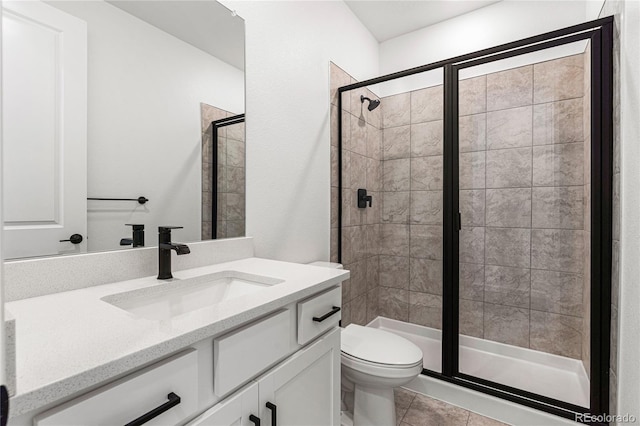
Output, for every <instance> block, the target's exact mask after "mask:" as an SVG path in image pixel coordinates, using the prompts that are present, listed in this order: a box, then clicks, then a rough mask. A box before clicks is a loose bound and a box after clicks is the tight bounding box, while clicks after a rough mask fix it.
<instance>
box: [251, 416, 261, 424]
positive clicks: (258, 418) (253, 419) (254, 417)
mask: <svg viewBox="0 0 640 426" xmlns="http://www.w3.org/2000/svg"><path fill="white" fill-rule="evenodd" d="M249 421H250V422H252V423H253V424H254V425H256V426H260V417H256V416H254V415H253V414H251V415H250V416H249Z"/></svg>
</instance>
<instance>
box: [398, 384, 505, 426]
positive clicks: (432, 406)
mask: <svg viewBox="0 0 640 426" xmlns="http://www.w3.org/2000/svg"><path fill="white" fill-rule="evenodd" d="M395 399H396V420H397V424H398V426H507V424H506V423H501V422H499V421H497V420H493V419H490V418H488V417H484V416H481V415H479V414H476V413H472V412H470V411H467V410H465V409H462V408H460V407H456V406H455V405H451V404H447V403H446V402H442V401H438V400H437V399H433V398H429V397H428V396H425V395H421V394H419V393H414V392H411V391H408V390H406V389H402V388H396V389H395Z"/></svg>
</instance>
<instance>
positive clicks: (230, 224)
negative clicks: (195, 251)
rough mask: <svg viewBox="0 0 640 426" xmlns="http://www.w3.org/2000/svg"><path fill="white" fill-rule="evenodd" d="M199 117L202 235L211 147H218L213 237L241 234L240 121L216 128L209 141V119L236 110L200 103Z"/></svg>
mask: <svg viewBox="0 0 640 426" xmlns="http://www.w3.org/2000/svg"><path fill="white" fill-rule="evenodd" d="M200 109H201V117H202V239H210V238H211V231H212V215H211V208H212V200H211V185H212V182H211V167H213V166H212V164H213V163H212V161H213V147H214V146H215V147H217V149H218V181H217V183H216V185H217V194H218V220H217V238H232V237H240V236H244V234H245V136H244V135H245V131H244V123H239V124H233V125H230V126H225V127H221V128H219V129H218V140H217V141H216V144H215V145H214V144H213V143H212V140H211V138H212V129H211V122H212V121H215V120H220V119H223V118H227V117H232V116H234V115H236V114H234V113H232V112H229V111H225V110H222V109H220V108H216V107H213V106H211V105H207V104H203V103H201V104H200Z"/></svg>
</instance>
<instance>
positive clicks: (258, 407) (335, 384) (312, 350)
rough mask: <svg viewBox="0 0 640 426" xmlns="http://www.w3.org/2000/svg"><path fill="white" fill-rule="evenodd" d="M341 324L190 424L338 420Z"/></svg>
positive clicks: (333, 425)
mask: <svg viewBox="0 0 640 426" xmlns="http://www.w3.org/2000/svg"><path fill="white" fill-rule="evenodd" d="M339 404H340V331H339V330H338V329H337V328H336V329H334V330H332V331H330V332H329V333H328V334H326V335H324V336H323V337H321V338H320V339H318V340H317V341H316V342H314V343H312V344H311V345H309V346H308V347H306V348H304V349H302V350H300V351H298V352H296V353H295V354H294V355H292V356H291V357H289V358H288V359H286V360H285V361H283V362H282V363H280V364H279V365H277V366H276V367H274V368H273V369H271V370H270V371H268V372H267V373H266V374H264V375H263V376H262V377H260V378H258V379H256V380H255V381H252V382H251V383H250V384H249V385H248V386H246V387H244V388H243V389H241V390H240V391H238V392H236V393H235V394H234V395H232V396H230V397H228V398H226V399H225V400H224V401H222V402H220V403H218V404H216V405H215V406H213V407H212V408H210V409H209V410H207V411H206V412H204V413H203V414H202V415H200V416H199V417H198V418H196V419H195V420H193V421H192V422H191V423H189V424H188V426H338V425H339V424H340V407H339Z"/></svg>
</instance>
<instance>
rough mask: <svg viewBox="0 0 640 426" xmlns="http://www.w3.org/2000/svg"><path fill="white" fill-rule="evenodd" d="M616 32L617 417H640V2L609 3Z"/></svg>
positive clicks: (608, 11)
mask: <svg viewBox="0 0 640 426" xmlns="http://www.w3.org/2000/svg"><path fill="white" fill-rule="evenodd" d="M612 13H615V16H616V26H617V27H618V28H619V31H620V127H621V129H620V130H621V132H620V140H621V142H620V204H621V207H620V209H621V220H620V299H619V310H620V311H619V318H620V320H619V321H620V323H619V327H620V329H619V333H620V334H619V338H618V339H619V340H618V341H619V349H618V407H617V410H616V411H615V412H617V413H618V414H625V413H629V414H632V415H634V416H636V418H640V362H639V360H640V309H639V307H640V263H639V262H638V259H640V215H639V214H638V210H639V209H640V173H638V161H639V160H640V144H639V143H638V141H640V3H639V2H637V1H617V0H608V1H607V2H606V3H605V7H604V9H603V16H607V15H610V14H612Z"/></svg>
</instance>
